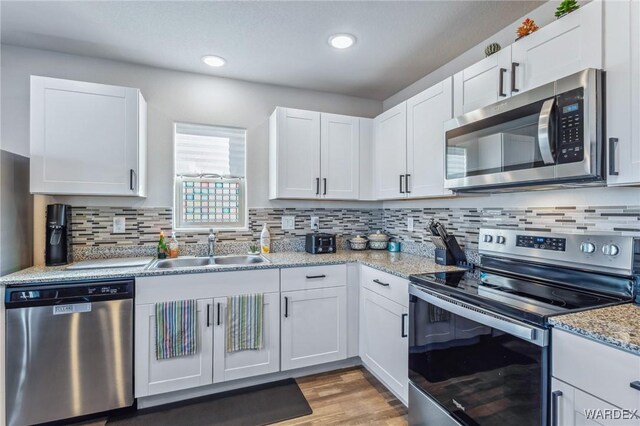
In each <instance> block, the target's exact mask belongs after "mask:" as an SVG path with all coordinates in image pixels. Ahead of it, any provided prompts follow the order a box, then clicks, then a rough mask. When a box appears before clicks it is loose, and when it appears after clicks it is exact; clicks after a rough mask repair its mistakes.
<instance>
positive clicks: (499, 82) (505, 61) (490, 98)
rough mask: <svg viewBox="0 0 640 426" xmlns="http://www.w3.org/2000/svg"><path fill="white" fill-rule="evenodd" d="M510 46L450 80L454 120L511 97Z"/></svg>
mask: <svg viewBox="0 0 640 426" xmlns="http://www.w3.org/2000/svg"><path fill="white" fill-rule="evenodd" d="M510 89H511V46H506V47H504V48H502V50H500V51H499V52H497V53H495V54H493V55H491V56H489V57H487V58H484V59H483V60H481V61H480V62H477V63H475V64H473V65H471V66H470V67H468V68H466V69H464V70H462V71H460V72H459V73H457V74H456V75H454V76H453V96H454V102H453V115H454V116H455V117H457V116H460V115H463V114H466V113H468V112H470V111H473V110H476V109H478V108H482V107H484V106H487V105H491V104H493V103H495V102H498V101H499V100H501V99H506V98H508V97H509V96H511V90H510Z"/></svg>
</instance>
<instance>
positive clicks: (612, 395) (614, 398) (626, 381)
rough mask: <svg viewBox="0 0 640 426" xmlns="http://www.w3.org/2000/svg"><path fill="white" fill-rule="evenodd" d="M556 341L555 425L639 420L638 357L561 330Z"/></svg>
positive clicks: (554, 335) (638, 422)
mask: <svg viewBox="0 0 640 426" xmlns="http://www.w3.org/2000/svg"><path fill="white" fill-rule="evenodd" d="M552 342H553V345H552V352H551V353H552V361H551V365H552V373H551V374H552V376H553V378H552V382H551V404H550V405H551V420H552V421H551V424H552V425H558V426H572V425H634V426H636V425H640V419H639V418H637V417H636V416H633V415H632V414H631V413H634V412H636V411H637V412H640V391H638V390H636V389H635V388H634V387H632V384H633V385H634V386H636V383H637V382H638V380H640V357H639V356H637V355H634V354H631V353H629V352H625V351H622V350H620V349H616V348H612V347H610V346H607V345H605V344H603V343H599V342H596V341H594V340H590V339H588V338H585V337H582V336H577V335H575V334H572V333H568V332H565V331H562V330H558V329H554V330H553V332H552Z"/></svg>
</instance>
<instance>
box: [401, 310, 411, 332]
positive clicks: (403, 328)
mask: <svg viewBox="0 0 640 426" xmlns="http://www.w3.org/2000/svg"><path fill="white" fill-rule="evenodd" d="M408 316H409V314H402V315H401V316H400V319H401V320H402V334H401V337H407V336H408V334H407V331H406V330H405V327H404V319H405V318H406V317H408Z"/></svg>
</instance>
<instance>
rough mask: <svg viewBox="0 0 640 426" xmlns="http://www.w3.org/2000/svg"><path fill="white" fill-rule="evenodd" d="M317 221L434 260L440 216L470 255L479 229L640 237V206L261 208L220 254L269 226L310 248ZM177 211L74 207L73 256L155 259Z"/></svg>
mask: <svg viewBox="0 0 640 426" xmlns="http://www.w3.org/2000/svg"><path fill="white" fill-rule="evenodd" d="M114 216H124V217H125V219H126V232H125V233H124V234H114V233H113V232H112V220H113V217H114ZM282 216H295V217H296V221H295V224H296V226H295V227H296V229H295V230H291V231H290V230H283V229H282V228H281V217H282ZM311 216H318V217H320V230H321V231H325V232H332V233H336V234H338V236H339V238H338V244H339V245H340V246H342V247H346V238H348V237H350V236H352V235H356V234H367V233H370V232H373V231H376V230H378V229H383V230H384V231H386V232H387V233H388V234H390V235H391V236H394V237H396V238H397V239H398V240H400V241H401V242H402V245H403V248H402V250H403V251H406V252H411V253H416V254H423V255H432V254H433V244H432V243H431V240H430V238H429V236H428V233H427V224H428V223H429V220H430V219H431V218H435V219H436V220H438V221H440V222H442V223H443V225H445V227H446V228H447V229H448V230H449V231H450V232H451V233H453V234H454V235H456V237H458V240H459V242H460V243H461V245H462V246H463V247H464V248H465V250H466V251H467V253H468V254H470V255H471V256H473V253H474V252H475V250H477V243H478V231H479V229H480V228H481V227H484V226H494V227H496V226H497V227H508V228H519V229H525V230H535V231H540V232H572V233H576V232H578V233H598V232H603V233H619V234H625V235H634V236H638V237H640V206H608V207H558V208H555V207H549V208H541V207H535V208H518V209H507V208H468V209H465V208H455V209H450V208H437V209H432V208H408V209H352V208H351V209H339V208H317V209H311V208H310V209H297V208H260V209H255V208H254V209H249V229H248V230H247V231H219V232H218V233H217V247H216V251H217V253H218V254H228V253H239V252H244V251H246V250H247V248H248V246H249V245H250V244H251V243H254V242H257V241H258V239H259V238H260V231H261V230H262V224H263V223H267V224H268V226H269V228H270V231H271V239H272V246H273V247H272V249H273V250H274V251H285V250H287V251H289V250H293V251H296V250H304V239H303V238H302V237H303V236H304V234H306V233H307V232H309V231H308V230H309V229H310V220H311ZM408 217H412V218H413V219H414V230H413V231H411V232H409V231H407V218H408ZM171 221H172V214H171V209H170V208H116V207H73V208H72V247H73V250H72V253H73V256H74V259H75V260H81V259H83V258H95V257H112V256H118V255H122V256H131V255H153V254H155V247H156V243H157V239H158V234H159V232H160V230H164V231H165V235H167V236H170V235H171ZM177 236H178V239H179V241H180V243H182V245H183V248H182V253H183V254H192V255H198V254H203V252H206V241H207V236H208V233H206V232H205V233H195V232H179V233H178V234H177Z"/></svg>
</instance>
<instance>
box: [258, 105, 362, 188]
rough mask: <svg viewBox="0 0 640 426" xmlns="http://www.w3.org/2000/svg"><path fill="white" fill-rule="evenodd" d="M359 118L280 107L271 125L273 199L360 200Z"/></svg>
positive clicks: (270, 155)
mask: <svg viewBox="0 0 640 426" xmlns="http://www.w3.org/2000/svg"><path fill="white" fill-rule="evenodd" d="M359 120H360V119H359V118H358V117H350V116H346V115H337V114H326V113H320V112H316V111H304V110H298V109H292V108H281V107H278V108H276V110H275V111H274V112H273V114H272V115H271V118H270V121H269V131H270V135H269V168H270V170H269V179H270V182H269V198H270V199H276V198H301V199H318V198H327V199H334V200H357V199H358V197H359V188H360V122H359Z"/></svg>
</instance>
